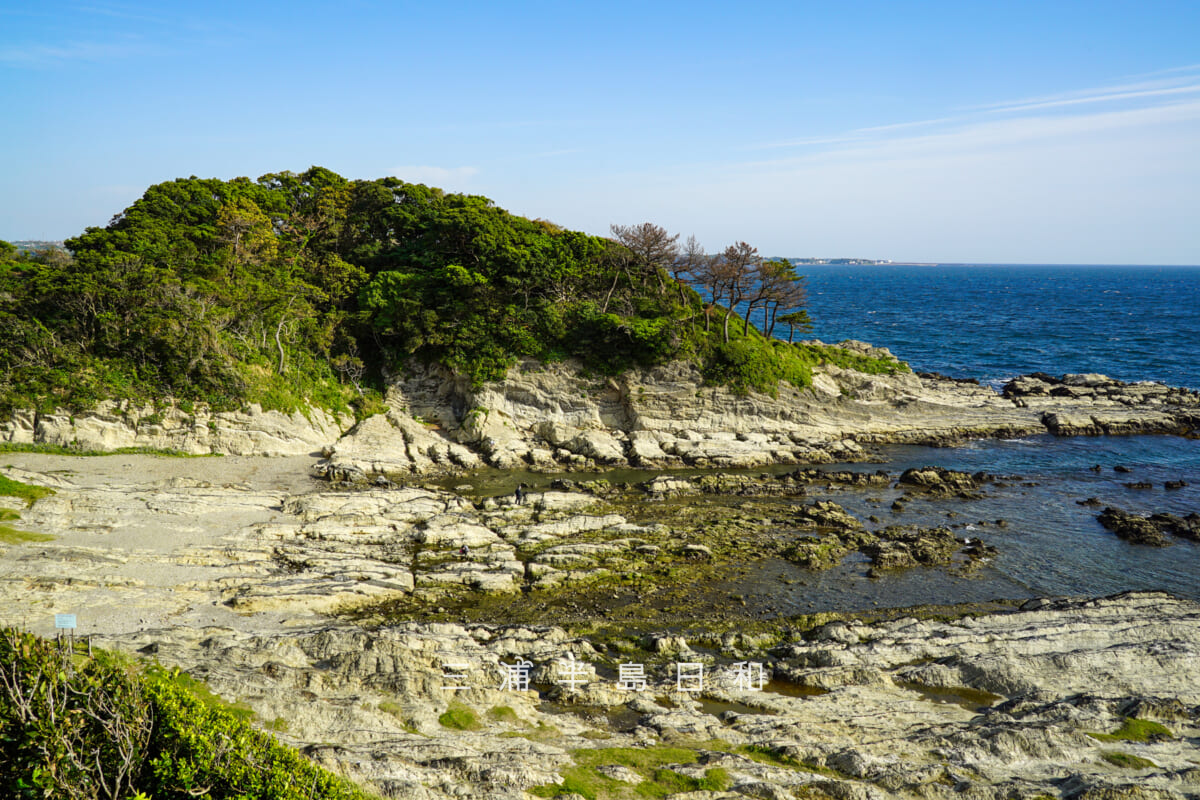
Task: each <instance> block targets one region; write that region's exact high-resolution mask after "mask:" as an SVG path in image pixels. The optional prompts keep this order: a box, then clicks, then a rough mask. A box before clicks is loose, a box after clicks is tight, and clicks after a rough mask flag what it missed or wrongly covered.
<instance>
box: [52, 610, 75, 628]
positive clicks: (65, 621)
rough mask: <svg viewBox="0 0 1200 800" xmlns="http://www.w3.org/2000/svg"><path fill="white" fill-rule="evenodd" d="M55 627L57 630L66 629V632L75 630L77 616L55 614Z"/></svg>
mask: <svg viewBox="0 0 1200 800" xmlns="http://www.w3.org/2000/svg"><path fill="white" fill-rule="evenodd" d="M54 627H55V628H64V629H66V630H74V628H75V615H74V614H55V615H54Z"/></svg>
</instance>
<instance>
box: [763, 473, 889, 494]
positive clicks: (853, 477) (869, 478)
mask: <svg viewBox="0 0 1200 800" xmlns="http://www.w3.org/2000/svg"><path fill="white" fill-rule="evenodd" d="M783 479H786V480H791V481H795V482H797V483H808V484H822V485H825V486H849V487H854V488H860V489H861V488H868V487H883V486H888V485H890V484H891V482H892V477H891V475H889V474H888V473H886V472H884V471H883V470H876V471H874V472H854V471H852V470H822V469H812V468H809V469H798V470H796V471H795V472H789V473H788V474H787V475H783V476H781V480H783Z"/></svg>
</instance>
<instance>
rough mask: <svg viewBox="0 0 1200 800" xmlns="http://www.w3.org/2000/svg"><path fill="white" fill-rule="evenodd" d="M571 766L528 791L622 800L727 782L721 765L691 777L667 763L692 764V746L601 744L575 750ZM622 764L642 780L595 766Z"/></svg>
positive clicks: (715, 788) (711, 787)
mask: <svg viewBox="0 0 1200 800" xmlns="http://www.w3.org/2000/svg"><path fill="white" fill-rule="evenodd" d="M571 755H572V757H573V758H574V759H575V766H572V767H567V768H566V769H564V770H562V772H561V774H562V777H563V781H562V783H553V784H544V785H542V786H534V787H533V788H531V789H529V790H528V792H529V793H530V794H532V795H534V796H535V797H558V796H560V795H567V794H578V795H581V796H583V797H585V798H587V800H625V799H626V798H642V797H666V796H667V795H670V794H676V793H678V792H694V791H699V790H701V789H707V790H710V791H720V790H722V789H724V788H725V787H727V786H728V785H729V783H730V779H729V774H728V773H726V772H725V770H722V769H710V770H708V771H707V772H706V773H705V774H704V777H703V778H692V777H690V776H687V775H684V774H682V773H679V772H676V771H675V770H673V769H669V768H667V765H668V764H675V765H678V764H694V763H695V762H696V760H697V758H698V756H697V755H696V751H695V750H689V749H686V748H682V747H665V746H658V747H602V748H597V749H594V750H587V749H585V750H576V751H574V752H573V753H572V754H571ZM604 766H622V767H628V768H629V769H631V770H633V771H634V772H636V773H637V774H638V775H639V776H640V777H641V778H642V781H641V782H640V783H638V784H637V785H636V786H634V785H631V784H629V783H625V782H623V781H618V780H615V779H613V778H610V777H608V776H607V775H603V774H601V773H600V772H598V771H597V769H596V768H597V767H604Z"/></svg>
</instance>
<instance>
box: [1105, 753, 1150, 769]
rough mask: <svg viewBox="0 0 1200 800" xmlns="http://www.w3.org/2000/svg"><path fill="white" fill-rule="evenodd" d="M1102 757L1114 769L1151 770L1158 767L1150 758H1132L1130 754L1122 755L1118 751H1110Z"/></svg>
mask: <svg viewBox="0 0 1200 800" xmlns="http://www.w3.org/2000/svg"><path fill="white" fill-rule="evenodd" d="M1100 757H1101V758H1103V759H1104V760H1105V761H1107V762H1108V763H1109V764H1112V765H1113V766H1114V767H1120V768H1121V769H1150V768H1154V767H1157V766H1158V765H1157V764H1155V763H1154V762H1153V761H1151V760H1150V759H1148V758H1141V757H1140V756H1132V755H1130V754H1129V753H1122V752H1120V751H1118V750H1109V751H1107V752H1104V753H1101V754H1100Z"/></svg>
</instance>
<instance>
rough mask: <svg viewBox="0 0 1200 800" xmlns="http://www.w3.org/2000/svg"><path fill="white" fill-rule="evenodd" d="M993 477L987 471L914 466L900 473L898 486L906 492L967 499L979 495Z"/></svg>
mask: <svg viewBox="0 0 1200 800" xmlns="http://www.w3.org/2000/svg"><path fill="white" fill-rule="evenodd" d="M991 479H992V477H991V476H990V475H988V474H987V473H986V472H976V473H975V474H973V475H972V474H968V473H966V472H957V471H955V470H950V469H945V468H943V467H913V468H912V469H906V470H905V471H904V472H903V473H902V474H901V475H900V478H899V479H898V480H897V481H896V486H897V487H898V488H900V489H903V490H904V492H905V493H906V494H916V495H926V496H929V497H961V498H964V499H966V498H974V497H978V496H979V489H980V487H982V486H983V484H985V483H987V482H988V481H990V480H991Z"/></svg>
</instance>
